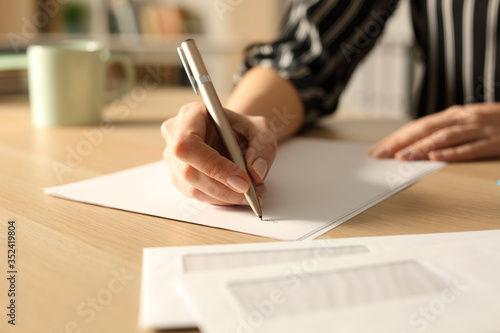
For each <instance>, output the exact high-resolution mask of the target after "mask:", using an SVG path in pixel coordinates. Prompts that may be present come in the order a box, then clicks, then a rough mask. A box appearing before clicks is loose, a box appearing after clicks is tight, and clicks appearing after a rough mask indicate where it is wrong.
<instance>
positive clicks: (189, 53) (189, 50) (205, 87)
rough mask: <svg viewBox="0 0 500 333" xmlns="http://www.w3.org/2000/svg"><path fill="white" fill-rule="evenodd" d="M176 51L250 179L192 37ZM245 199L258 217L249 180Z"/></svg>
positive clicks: (229, 149)
mask: <svg viewBox="0 0 500 333" xmlns="http://www.w3.org/2000/svg"><path fill="white" fill-rule="evenodd" d="M177 52H178V53H179V57H180V58H181V61H182V65H183V66H184V69H185V70H186V73H187V76H188V78H189V81H190V82H191V85H192V86H193V89H194V92H195V93H196V95H197V96H199V95H201V97H202V98H203V101H204V102H205V105H206V107H207V110H208V112H209V113H210V116H211V117H212V119H213V120H214V123H215V126H216V128H217V132H218V133H219V137H220V138H221V140H222V142H223V144H224V146H225V147H226V150H227V152H228V153H229V156H230V157H231V160H232V161H233V162H234V163H235V164H236V165H237V166H239V167H240V168H241V169H243V171H245V172H246V173H247V174H248V176H249V177H250V179H252V177H251V176H250V173H249V172H248V168H247V165H246V162H245V159H244V158H243V154H242V153H241V150H240V147H239V145H238V142H237V141H236V138H235V137H234V134H233V130H232V128H231V125H230V124H229V121H228V120H227V117H226V113H225V112H224V108H223V107H222V104H221V102H220V100H219V97H218V96H217V93H216V92H215V88H214V85H213V84H212V80H211V79H210V76H209V75H208V72H207V69H206V67H205V64H204V63H203V59H202V58H201V54H200V52H199V51H198V48H197V47H196V44H195V42H194V40H192V39H188V40H186V41H184V42H183V43H182V44H181V46H180V47H178V48H177ZM245 198H246V199H247V201H248V203H249V204H250V207H252V210H253V211H254V212H255V215H257V216H258V217H259V218H260V219H261V220H262V208H261V206H260V202H259V197H258V195H257V191H256V189H255V185H254V184H253V182H251V183H250V189H249V190H248V192H247V193H245Z"/></svg>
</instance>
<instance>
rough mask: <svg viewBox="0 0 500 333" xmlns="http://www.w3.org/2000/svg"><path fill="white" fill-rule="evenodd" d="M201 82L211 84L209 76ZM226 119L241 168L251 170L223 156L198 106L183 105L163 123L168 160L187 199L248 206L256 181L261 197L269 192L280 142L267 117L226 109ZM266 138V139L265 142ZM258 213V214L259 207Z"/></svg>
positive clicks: (212, 128)
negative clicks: (239, 152) (266, 182)
mask: <svg viewBox="0 0 500 333" xmlns="http://www.w3.org/2000/svg"><path fill="white" fill-rule="evenodd" d="M199 80H200V81H203V80H207V82H208V80H209V77H208V76H207V77H205V78H202V79H199ZM198 83H200V82H197V84H198ZM201 83H206V82H201ZM210 84H211V83H210ZM197 89H199V88H197ZM217 100H218V99H217ZM210 103H212V102H210ZM225 117H227V121H228V123H229V125H230V127H231V128H232V131H231V132H234V133H235V134H236V138H237V141H238V144H239V145H240V146H241V147H243V149H242V150H243V156H244V160H245V161H246V163H245V162H244V163H245V164H243V166H244V167H245V166H246V168H247V169H248V172H246V170H245V169H244V168H242V167H241V163H240V165H237V164H236V163H235V162H233V161H232V159H233V158H232V157H230V156H229V155H226V156H225V153H226V151H225V148H224V147H223V144H222V141H221V140H220V138H219V133H218V132H217V127H216V126H215V123H214V121H213V120H212V119H211V116H210V115H209V113H208V112H207V108H206V107H205V104H204V103H200V102H197V103H190V104H187V105H185V106H183V107H182V108H181V110H180V112H179V114H178V115H177V116H176V117H174V118H171V119H169V120H167V121H166V122H165V123H164V124H163V126H162V134H163V136H164V138H165V140H166V141H167V147H166V149H165V152H164V157H165V160H166V161H167V162H168V164H169V166H170V170H171V173H172V180H173V182H174V184H175V185H176V186H177V188H178V189H179V190H180V191H181V192H182V193H184V194H185V195H187V196H189V197H192V198H195V199H198V200H201V201H204V202H207V203H210V204H217V205H241V204H247V205H248V204H250V200H249V199H247V197H249V195H251V193H250V192H251V188H252V185H253V183H255V184H257V186H256V187H257V191H258V192H259V193H262V192H263V191H264V190H265V187H264V186H263V184H262V182H263V181H264V179H265V177H266V175H267V172H268V169H269V167H270V165H271V164H272V162H273V161H274V157H275V155H276V138H275V137H270V133H273V132H272V131H271V130H270V126H269V122H268V121H267V120H266V119H265V118H264V117H249V116H245V115H241V114H238V113H235V112H231V111H229V110H225ZM231 134H233V133H231ZM262 138H266V142H265V144H263V142H262ZM249 174H250V176H249ZM251 200H252V199H251ZM255 210H257V214H258V215H260V214H259V212H258V208H257V209H254V211H255Z"/></svg>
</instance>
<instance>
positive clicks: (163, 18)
mask: <svg viewBox="0 0 500 333" xmlns="http://www.w3.org/2000/svg"><path fill="white" fill-rule="evenodd" d="M109 4H110V6H109V15H108V16H109V22H110V31H111V33H115V34H124V35H126V34H141V35H144V36H148V35H154V36H171V35H178V34H185V33H199V32H200V24H199V23H198V22H197V18H196V17H195V16H194V15H191V14H190V13H188V12H186V10H184V9H183V8H182V7H181V6H177V5H172V4H168V3H162V2H149V1H141V2H138V1H131V0H112V1H110V3H109Z"/></svg>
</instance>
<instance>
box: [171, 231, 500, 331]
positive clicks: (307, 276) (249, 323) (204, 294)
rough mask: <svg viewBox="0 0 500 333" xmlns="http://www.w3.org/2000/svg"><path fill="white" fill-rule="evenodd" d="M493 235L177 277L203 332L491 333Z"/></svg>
mask: <svg viewBox="0 0 500 333" xmlns="http://www.w3.org/2000/svg"><path fill="white" fill-rule="evenodd" d="M499 253H500V238H490V239H481V240H469V241H464V242H456V243H449V244H440V245H433V246H427V247H425V248H417V249H415V248H414V249H408V250H400V251H389V252H381V253H373V254H365V255H355V256H348V257H338V258H336V259H335V260H324V261H315V262H314V264H313V263H312V262H311V263H309V264H307V265H306V262H305V261H304V262H302V264H301V265H297V264H296V263H292V264H276V265H268V266H263V267H259V269H239V270H231V271H228V270H225V271H214V272H209V273H207V272H206V273H203V274H188V275H185V276H183V278H182V279H178V282H179V285H180V286H181V289H182V291H183V292H185V294H186V295H185V299H186V300H188V306H189V308H190V310H191V311H192V313H193V315H194V317H195V319H196V320H197V322H198V325H199V328H200V329H201V331H202V332H204V333H226V332H228V333H229V332H247V333H248V332H253V333H271V332H289V333H299V332H318V333H322V332H325V333H327V332H371V333H378V332H380V333H382V332H383V333H387V332H396V333H402V332H406V333H409V332H424V331H425V332H443V333H445V332H464V333H465V332H478V333H486V332H498V331H500V321H499V320H498V309H499V308H500V284H498V281H499V280H500V257H499V256H498V254H499Z"/></svg>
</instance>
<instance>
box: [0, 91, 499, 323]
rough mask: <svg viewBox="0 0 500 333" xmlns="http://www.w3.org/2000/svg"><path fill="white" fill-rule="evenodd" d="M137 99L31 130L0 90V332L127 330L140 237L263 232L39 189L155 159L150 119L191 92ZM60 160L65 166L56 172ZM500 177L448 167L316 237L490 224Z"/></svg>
mask: <svg viewBox="0 0 500 333" xmlns="http://www.w3.org/2000/svg"><path fill="white" fill-rule="evenodd" d="M143 97H144V99H141V100H140V101H139V100H137V101H135V102H134V101H131V103H129V104H130V105H129V106H126V104H122V105H121V106H122V107H121V108H115V110H114V111H113V110H111V109H108V111H107V112H108V116H109V117H110V118H111V119H112V121H111V123H109V124H108V125H109V126H110V127H106V130H105V131H103V130H104V128H101V129H99V127H72V128H54V129H35V128H33V127H32V126H31V124H30V117H29V106H28V100H27V97H25V96H20V97H5V96H3V97H1V98H0V174H1V183H0V184H1V186H0V197H1V204H0V240H1V242H0V244H1V245H0V246H1V249H0V251H1V252H2V253H3V254H4V255H2V258H1V259H0V267H1V270H0V276H2V278H1V279H0V281H1V282H0V294H1V295H2V296H1V298H0V299H1V302H0V304H1V305H2V309H4V310H2V316H1V318H2V320H1V321H0V331H11V332H14V331H15V332H45V333H61V332H93V333H100V332H106V333H109V332H121V333H125V332H138V331H140V330H139V329H138V326H137V318H138V313H139V292H140V281H141V261H142V260H141V259H142V249H143V248H144V247H155V246H180V245H200V244H222V243H243V242H268V241H271V240H270V239H266V238H262V237H257V236H251V235H245V234H241V233H237V232H231V231H225V230H219V229H213V228H209V227H205V226H198V225H194V224H189V223H182V222H176V221H170V220H166V219H162V218H156V217H152V216H144V215H139V214H134V213H128V212H123V211H118V210H113V209H108V208H102V207H97V206H92V205H86V204H82V203H76V202H71V201H66V200H62V199H57V198H53V197H50V196H47V195H45V194H43V191H42V188H44V187H49V186H55V185H59V184H61V183H68V182H73V181H78V180H83V179H88V178H91V177H94V176H98V175H102V174H105V173H110V172H114V171H118V170H122V169H125V168H129V167H133V166H137V165H140V164H144V163H147V162H152V161H155V160H159V159H161V156H162V150H163V146H164V142H163V139H162V138H161V135H160V131H159V127H160V124H161V123H162V121H163V120H164V119H166V118H167V117H168V116H171V115H173V114H175V113H176V112H177V110H178V109H179V107H180V106H181V105H182V104H183V103H185V102H186V101H190V100H192V99H193V97H194V96H193V93H192V91H189V90H186V91H178V90H174V91H158V92H156V91H151V92H147V95H146V96H143ZM120 110H121V111H120ZM400 125H401V124H400V122H396V121H381V120H365V121H360V120H349V119H333V120H331V121H328V122H327V124H326V125H325V127H324V128H322V129H318V130H316V131H314V132H313V133H308V134H307V135H316V136H324V137H330V138H336V139H346V138H347V139H349V140H354V141H360V142H375V141H376V140H378V139H380V138H382V137H383V136H384V135H386V134H388V133H390V132H391V131H393V130H394V129H396V128H397V127H399V126H400ZM99 131H100V132H99ZM99 133H100V134H99ZM77 150H79V151H80V155H79V156H75V155H74V154H75V153H74V152H75V151H77ZM54 163H56V164H54ZM57 163H59V164H57ZM60 165H66V166H68V165H69V166H70V167H68V168H67V169H63V170H64V172H62V171H61V170H60V169H57V168H56V166H60ZM58 170H59V171H58ZM499 178H500V161H488V162H476V163H460V164H453V165H449V166H447V167H445V168H444V169H442V170H441V171H439V172H437V173H435V174H433V175H431V176H429V177H427V178H425V179H424V180H422V181H420V182H418V183H417V184H415V185H413V186H411V187H410V188H408V189H406V190H404V191H402V192H400V193H398V194H396V195H394V196H392V197H391V198H389V199H387V200H384V201H383V202H381V203H379V204H378V205H376V206H375V207H372V208H370V209H368V210H367V211H365V212H363V213H361V214H359V215H358V216H356V217H354V218H352V219H351V220H349V221H348V222H346V223H344V224H342V225H341V226H339V227H337V228H335V229H333V230H331V231H330V232H328V233H327V234H325V235H323V236H322V238H329V237H356V236H378V235H392V234H413V233H431V232H448V231H466V230H481V229H495V228H500V186H497V185H496V180H497V179H499ZM8 221H15V223H16V254H17V257H16V269H17V271H18V280H17V285H16V289H17V290H16V291H17V292H18V298H17V303H16V304H17V309H16V311H17V312H16V314H17V317H16V324H17V325H16V327H15V329H16V330H14V329H13V327H12V326H10V325H7V319H8V318H7V317H6V315H5V313H6V308H5V306H6V304H7V303H6V302H7V295H6V294H7V290H8V284H7V280H6V279H5V278H4V276H5V274H6V271H7V268H6V267H7V258H6V257H7V256H6V252H7V245H6V239H7V229H8Z"/></svg>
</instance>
